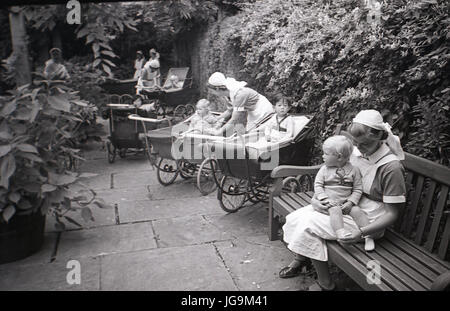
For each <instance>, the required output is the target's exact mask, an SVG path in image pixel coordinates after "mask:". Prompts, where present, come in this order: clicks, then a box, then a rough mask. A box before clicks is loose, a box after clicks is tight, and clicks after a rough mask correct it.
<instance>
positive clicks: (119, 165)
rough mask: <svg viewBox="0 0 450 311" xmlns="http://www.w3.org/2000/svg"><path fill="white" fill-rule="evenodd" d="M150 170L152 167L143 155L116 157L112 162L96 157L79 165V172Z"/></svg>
mask: <svg viewBox="0 0 450 311" xmlns="http://www.w3.org/2000/svg"><path fill="white" fill-rule="evenodd" d="M144 170H148V171H152V168H151V166H150V164H149V162H148V160H147V158H146V156H145V155H143V154H142V155H136V156H132V157H131V156H130V157H128V158H126V159H121V158H119V157H117V158H116V161H115V162H114V163H109V162H108V159H107V158H106V153H105V158H104V159H96V160H89V161H85V162H84V163H82V165H81V166H80V171H81V172H89V173H99V174H101V173H104V172H105V171H107V172H109V173H121V172H122V173H123V172H136V171H144Z"/></svg>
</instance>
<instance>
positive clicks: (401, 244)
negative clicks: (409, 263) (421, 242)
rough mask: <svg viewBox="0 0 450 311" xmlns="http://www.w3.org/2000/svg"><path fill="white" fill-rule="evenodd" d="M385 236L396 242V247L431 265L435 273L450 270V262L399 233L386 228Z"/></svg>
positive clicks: (393, 242)
mask: <svg viewBox="0 0 450 311" xmlns="http://www.w3.org/2000/svg"><path fill="white" fill-rule="evenodd" d="M384 238H385V239H387V240H388V241H390V242H391V243H392V244H394V245H395V246H396V247H398V248H400V249H402V250H403V252H404V253H407V254H409V255H410V256H411V257H414V258H415V259H417V260H418V261H420V262H421V263H422V264H425V265H427V266H429V267H430V269H432V270H433V271H434V272H435V273H437V274H441V273H444V272H446V271H448V270H449V264H448V263H446V262H444V261H442V260H439V258H437V257H436V256H434V255H432V254H430V253H428V252H427V251H426V250H424V249H423V248H421V247H420V246H417V245H415V244H413V243H411V242H410V241H408V240H406V239H404V238H402V237H401V236H400V235H398V233H396V232H393V231H390V230H386V233H385V235H384Z"/></svg>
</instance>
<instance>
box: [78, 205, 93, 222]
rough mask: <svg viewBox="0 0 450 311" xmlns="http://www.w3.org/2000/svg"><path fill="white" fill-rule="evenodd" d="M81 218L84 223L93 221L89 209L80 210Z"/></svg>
mask: <svg viewBox="0 0 450 311" xmlns="http://www.w3.org/2000/svg"><path fill="white" fill-rule="evenodd" d="M81 217H83V219H84V221H86V222H88V221H90V220H91V221H95V219H94V217H93V216H92V211H91V209H90V208H89V207H84V208H83V209H82V210H81Z"/></svg>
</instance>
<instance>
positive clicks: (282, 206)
mask: <svg viewBox="0 0 450 311" xmlns="http://www.w3.org/2000/svg"><path fill="white" fill-rule="evenodd" d="M273 209H274V211H276V212H277V214H279V215H280V216H282V217H286V215H287V214H289V213H291V212H293V211H294V210H295V209H294V208H293V207H292V206H291V205H289V204H288V203H286V201H285V200H284V199H283V198H282V197H275V198H273Z"/></svg>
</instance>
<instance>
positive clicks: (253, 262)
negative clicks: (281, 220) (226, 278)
mask: <svg viewBox="0 0 450 311" xmlns="http://www.w3.org/2000/svg"><path fill="white" fill-rule="evenodd" d="M214 244H215V245H217V249H218V250H219V253H220V254H221V256H222V258H223V260H224V262H225V265H226V266H227V267H228V268H229V269H230V273H231V275H232V277H233V279H234V281H235V282H236V284H237V286H238V288H239V290H243V291H289V290H291V291H292V290H299V289H301V288H302V287H303V286H304V285H303V283H305V280H307V279H308V278H305V277H302V276H299V277H296V278H291V279H281V278H279V277H278V272H279V271H280V269H281V268H283V267H284V266H286V265H288V264H289V262H290V261H291V259H292V253H291V252H290V251H289V250H288V249H287V248H286V247H285V246H284V245H283V243H282V242H281V241H269V239H268V237H267V235H256V236H255V235H252V236H249V237H246V238H238V239H234V240H232V243H230V242H228V241H226V242H216V243H214Z"/></svg>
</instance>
